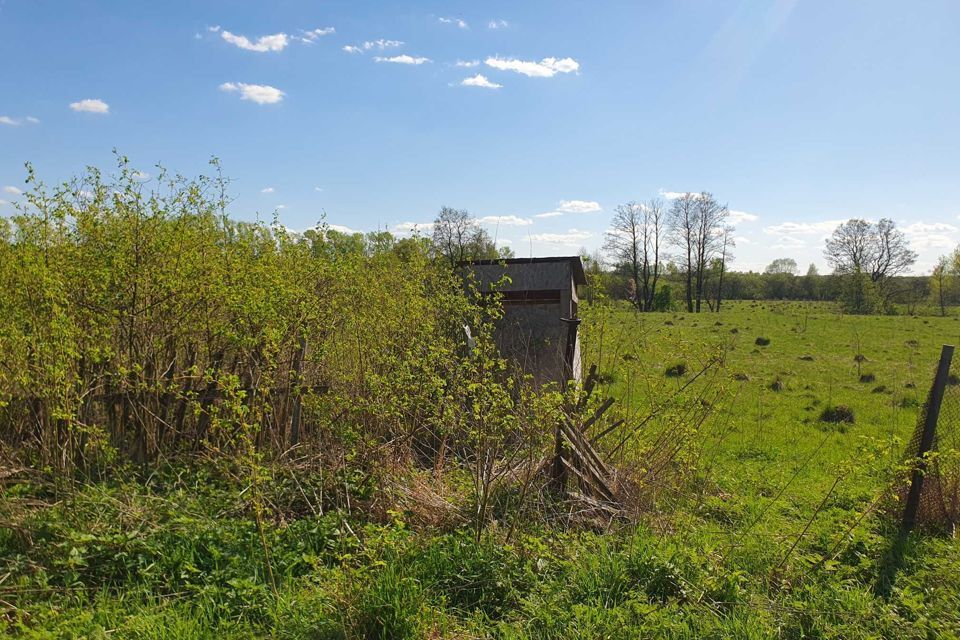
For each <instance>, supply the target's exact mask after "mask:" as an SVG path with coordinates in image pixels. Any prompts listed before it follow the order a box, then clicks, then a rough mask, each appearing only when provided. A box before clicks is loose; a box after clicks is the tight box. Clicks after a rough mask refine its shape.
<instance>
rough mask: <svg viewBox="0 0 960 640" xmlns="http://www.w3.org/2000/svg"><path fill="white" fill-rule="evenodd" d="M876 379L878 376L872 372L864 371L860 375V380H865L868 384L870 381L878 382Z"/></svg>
mask: <svg viewBox="0 0 960 640" xmlns="http://www.w3.org/2000/svg"><path fill="white" fill-rule="evenodd" d="M876 380H877V376H875V375H873V374H872V373H864V374H862V375H861V376H860V382H863V383H865V384H868V383H870V382H876Z"/></svg>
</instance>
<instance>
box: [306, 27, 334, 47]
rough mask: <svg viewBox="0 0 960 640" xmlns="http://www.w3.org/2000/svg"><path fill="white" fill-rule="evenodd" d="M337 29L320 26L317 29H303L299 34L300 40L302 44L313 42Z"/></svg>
mask: <svg viewBox="0 0 960 640" xmlns="http://www.w3.org/2000/svg"><path fill="white" fill-rule="evenodd" d="M336 32H337V30H336V29H334V28H333V27H321V28H317V29H311V30H310V31H304V32H303V35H302V36H300V42H302V43H303V44H313V43H315V42H316V41H317V40H319V39H320V38H321V37H323V36H329V35H330V34H332V33H336Z"/></svg>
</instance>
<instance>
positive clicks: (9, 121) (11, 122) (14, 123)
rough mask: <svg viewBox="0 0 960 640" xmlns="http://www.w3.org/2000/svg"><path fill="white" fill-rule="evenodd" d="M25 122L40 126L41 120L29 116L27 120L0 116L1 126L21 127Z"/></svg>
mask: <svg viewBox="0 0 960 640" xmlns="http://www.w3.org/2000/svg"><path fill="white" fill-rule="evenodd" d="M24 122H29V123H30V124H40V120H38V119H37V118H34V117H33V116H27V117H26V118H14V117H11V116H0V124H5V125H7V126H8V127H19V126H20V125H22V124H23V123H24Z"/></svg>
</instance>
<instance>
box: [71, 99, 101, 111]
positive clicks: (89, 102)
mask: <svg viewBox="0 0 960 640" xmlns="http://www.w3.org/2000/svg"><path fill="white" fill-rule="evenodd" d="M70 108H71V109H73V110H74V111H84V112H86V113H110V105H108V104H107V103H106V102H104V101H103V100H100V99H99V98H87V99H85V100H80V101H79V102H71V103H70Z"/></svg>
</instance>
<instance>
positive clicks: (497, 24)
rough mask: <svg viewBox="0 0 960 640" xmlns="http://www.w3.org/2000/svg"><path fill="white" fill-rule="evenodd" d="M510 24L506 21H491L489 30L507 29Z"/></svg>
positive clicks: (488, 26)
mask: <svg viewBox="0 0 960 640" xmlns="http://www.w3.org/2000/svg"><path fill="white" fill-rule="evenodd" d="M509 26H510V23H509V22H507V21H506V20H499V19H498V20H491V21H490V22H488V23H487V29H506V28H507V27H509Z"/></svg>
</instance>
